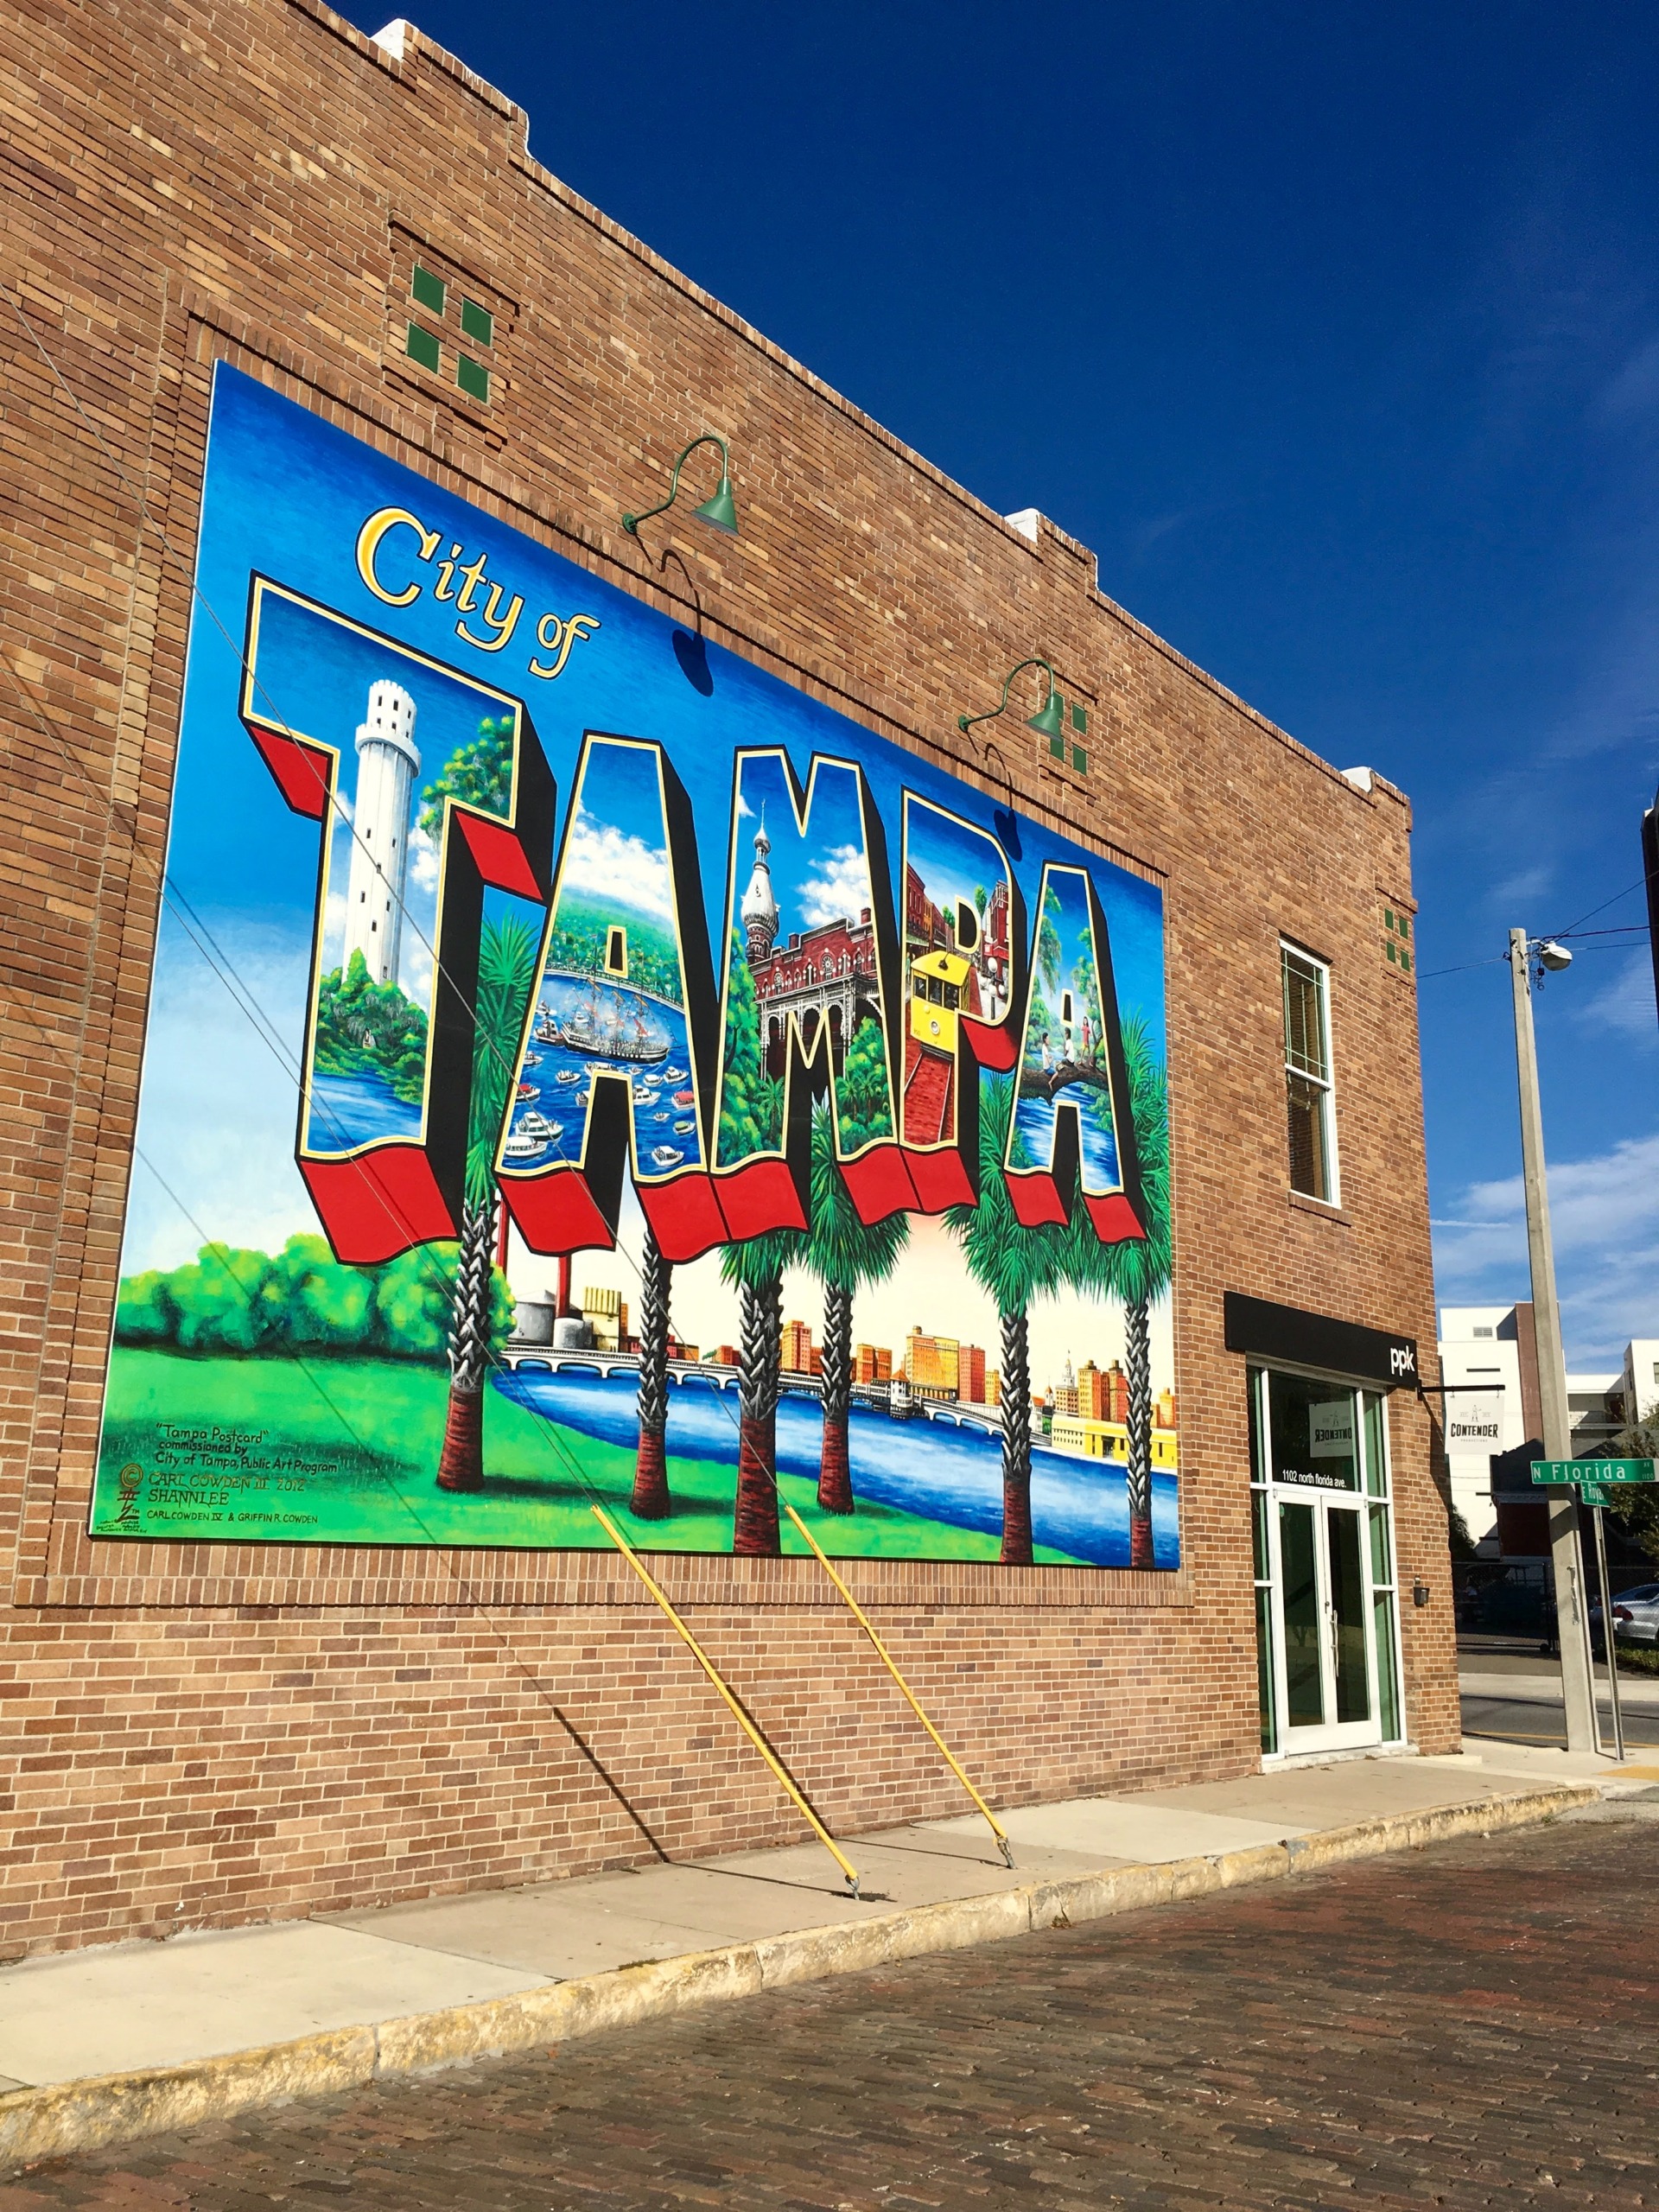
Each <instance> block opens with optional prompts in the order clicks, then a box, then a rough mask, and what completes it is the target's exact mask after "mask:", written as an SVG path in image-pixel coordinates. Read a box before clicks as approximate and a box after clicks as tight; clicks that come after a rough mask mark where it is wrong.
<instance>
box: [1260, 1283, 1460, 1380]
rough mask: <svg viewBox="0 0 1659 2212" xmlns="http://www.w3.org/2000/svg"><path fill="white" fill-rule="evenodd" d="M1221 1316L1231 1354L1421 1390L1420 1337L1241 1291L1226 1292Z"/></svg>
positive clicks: (1350, 1378) (1353, 1378) (1352, 1378)
mask: <svg viewBox="0 0 1659 2212" xmlns="http://www.w3.org/2000/svg"><path fill="white" fill-rule="evenodd" d="M1222 1312H1223V1318H1224V1325H1225V1328H1226V1340H1227V1349H1228V1351H1242V1352H1249V1353H1252V1354H1254V1355H1255V1357H1258V1358H1261V1359H1269V1360H1272V1359H1278V1360H1283V1361H1285V1362H1287V1363H1288V1364H1289V1365H1291V1366H1294V1367H1311V1368H1314V1369H1317V1370H1319V1372H1320V1373H1321V1374H1325V1375H1340V1376H1345V1377H1347V1378H1348V1379H1349V1380H1351V1381H1352V1382H1356V1383H1371V1384H1373V1385H1374V1386H1375V1387H1376V1389H1381V1390H1394V1389H1401V1388H1402V1387H1403V1388H1405V1389H1411V1390H1414V1389H1416V1387H1417V1339H1416V1338H1415V1337H1395V1336H1391V1335H1390V1334H1389V1332H1388V1331H1387V1330H1386V1329H1366V1328H1362V1327H1361V1325H1360V1324H1359V1323H1358V1322H1357V1321H1338V1320H1337V1319H1334V1318H1333V1317H1332V1315H1331V1314H1329V1313H1304V1312H1303V1311H1302V1309H1301V1308H1300V1306H1274V1305H1272V1304H1271V1303H1270V1302H1269V1301H1268V1300H1267V1299H1265V1298H1246V1297H1245V1296H1244V1294H1243V1292H1242V1291H1236V1290H1230V1291H1228V1292H1227V1293H1226V1294H1225V1295H1224V1298H1223V1300H1222Z"/></svg>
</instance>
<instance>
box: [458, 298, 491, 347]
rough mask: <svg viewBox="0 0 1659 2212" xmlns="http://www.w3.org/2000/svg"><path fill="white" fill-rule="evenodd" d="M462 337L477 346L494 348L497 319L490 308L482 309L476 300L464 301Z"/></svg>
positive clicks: (462, 307)
mask: <svg viewBox="0 0 1659 2212" xmlns="http://www.w3.org/2000/svg"><path fill="white" fill-rule="evenodd" d="M461 335H462V336H463V337H465V338H470V339H471V340H472V341H473V343H474V345H475V346H493V345H494V343H495V317H494V316H493V315H492V314H491V313H490V311H489V309H488V308H481V307H480V305H479V304H478V302H477V301H476V300H465V299H464V300H462V302H461Z"/></svg>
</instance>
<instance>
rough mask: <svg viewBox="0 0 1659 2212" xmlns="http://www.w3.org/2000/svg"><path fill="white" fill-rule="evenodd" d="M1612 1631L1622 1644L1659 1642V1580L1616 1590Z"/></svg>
mask: <svg viewBox="0 0 1659 2212" xmlns="http://www.w3.org/2000/svg"><path fill="white" fill-rule="evenodd" d="M1613 1634H1614V1635H1615V1637H1618V1641H1619V1642H1620V1643H1659V1582H1644V1583H1643V1584H1642V1586H1640V1588H1639V1589H1636V1590H1619V1591H1616V1592H1614V1594H1613Z"/></svg>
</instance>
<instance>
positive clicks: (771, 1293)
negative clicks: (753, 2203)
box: [720, 1229, 804, 1559]
mask: <svg viewBox="0 0 1659 2212" xmlns="http://www.w3.org/2000/svg"><path fill="white" fill-rule="evenodd" d="M803 1243H804V1237H803V1236H802V1234H801V1232H800V1230H794V1229H774V1230H768V1231H767V1232H766V1235H765V1236H751V1237H750V1238H749V1239H748V1241H747V1243H742V1244H728V1245H727V1247H726V1249H725V1250H724V1251H723V1252H722V1253H721V1259H720V1272H721V1279H722V1280H723V1281H726V1282H731V1283H735V1284H736V1285H737V1287H738V1300H739V1303H738V1314H739V1332H738V1357H739V1359H740V1361H741V1367H740V1370H739V1375H738V1384H737V1391H738V1408H739V1423H738V1440H737V1500H736V1503H735V1505H734V1508H733V1512H732V1549H733V1551H734V1553H736V1554H739V1555H740V1556H741V1557H743V1558H748V1559H775V1558H776V1557H777V1556H778V1553H779V1541H778V1378H779V1364H780V1362H781V1360H782V1357H783V1339H784V1269H785V1268H786V1267H787V1266H788V1265H789V1263H790V1262H791V1260H795V1259H798V1258H799V1256H800V1253H801V1247H802V1244H803Z"/></svg>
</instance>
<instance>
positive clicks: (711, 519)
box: [695, 468, 737, 537]
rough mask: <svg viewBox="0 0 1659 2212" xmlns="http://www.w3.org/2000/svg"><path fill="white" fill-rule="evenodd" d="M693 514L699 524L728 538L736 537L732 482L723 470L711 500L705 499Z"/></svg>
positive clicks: (735, 508)
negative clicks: (707, 525) (701, 523)
mask: <svg viewBox="0 0 1659 2212" xmlns="http://www.w3.org/2000/svg"><path fill="white" fill-rule="evenodd" d="M695 512H696V518H697V520H698V521H699V522H706V523H708V524H709V525H710V526H711V528H713V529H715V530H723V531H725V532H726V534H727V536H728V537H736V536H737V502H736V501H735V500H734V499H733V497H732V480H731V478H730V477H729V476H728V474H726V471H725V470H724V469H723V468H722V469H721V472H720V482H719V485H718V486H716V488H715V495H714V497H713V499H705V500H704V501H703V503H702V505H701V506H700V507H698V508H696V510H695Z"/></svg>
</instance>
